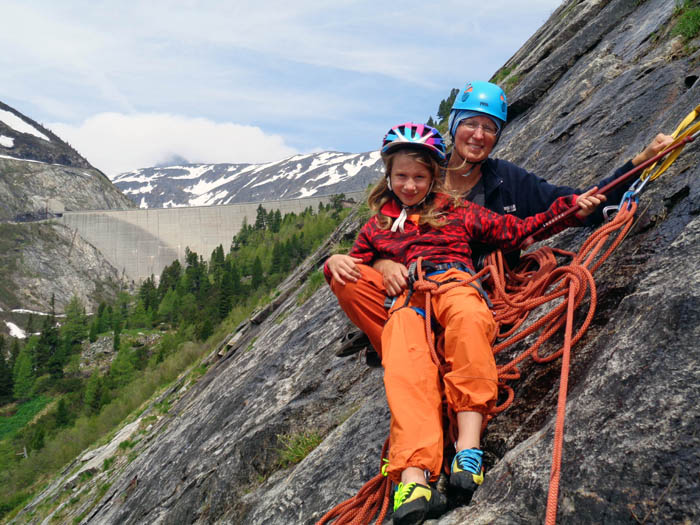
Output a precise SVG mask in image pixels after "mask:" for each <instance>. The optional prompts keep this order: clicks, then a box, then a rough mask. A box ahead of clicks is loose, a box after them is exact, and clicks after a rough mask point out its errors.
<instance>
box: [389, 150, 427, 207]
mask: <svg viewBox="0 0 700 525" xmlns="http://www.w3.org/2000/svg"><path fill="white" fill-rule="evenodd" d="M389 178H390V180H391V188H392V190H393V191H394V193H395V194H396V196H397V197H398V198H399V200H400V201H401V203H402V204H404V205H405V206H415V205H416V204H418V203H419V202H421V201H422V200H423V199H424V198H425V196H426V195H427V194H428V191H429V190H430V183H431V182H432V180H433V176H432V173H431V172H430V169H429V168H428V166H426V165H424V164H421V163H420V162H418V161H417V160H416V159H415V158H413V157H411V156H410V155H408V154H406V153H398V154H397V155H396V158H395V159H394V161H393V163H392V166H391V175H390V176H389Z"/></svg>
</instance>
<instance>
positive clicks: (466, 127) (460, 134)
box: [454, 116, 498, 163]
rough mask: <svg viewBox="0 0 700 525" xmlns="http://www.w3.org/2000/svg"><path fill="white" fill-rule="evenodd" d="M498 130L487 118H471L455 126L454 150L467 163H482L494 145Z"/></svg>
mask: <svg viewBox="0 0 700 525" xmlns="http://www.w3.org/2000/svg"><path fill="white" fill-rule="evenodd" d="M497 132H498V128H497V127H496V125H495V124H494V123H493V121H492V120H491V119H490V118H488V117H482V116H478V117H471V118H468V119H465V120H463V121H462V122H460V123H459V126H457V130H456V131H455V137H454V143H455V145H454V149H455V150H456V151H457V153H458V154H459V156H460V157H462V158H463V159H466V161H467V162H471V163H476V162H482V161H484V160H486V159H487V158H488V156H489V155H490V154H491V150H492V149H493V147H494V145H495V144H496V138H497Z"/></svg>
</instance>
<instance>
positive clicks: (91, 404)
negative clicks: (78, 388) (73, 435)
mask: <svg viewBox="0 0 700 525" xmlns="http://www.w3.org/2000/svg"><path fill="white" fill-rule="evenodd" d="M103 388H104V385H103V381H102V378H101V377H100V372H99V370H97V369H95V370H93V371H92V374H91V375H90V379H88V381H87V383H86V385H85V393H84V394H83V404H84V406H85V409H86V411H87V412H88V413H89V414H96V413H97V412H99V411H100V401H101V399H102V389H103Z"/></svg>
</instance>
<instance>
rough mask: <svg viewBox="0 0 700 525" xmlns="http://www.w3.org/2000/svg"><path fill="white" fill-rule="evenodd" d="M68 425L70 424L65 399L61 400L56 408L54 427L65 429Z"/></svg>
mask: <svg viewBox="0 0 700 525" xmlns="http://www.w3.org/2000/svg"><path fill="white" fill-rule="evenodd" d="M68 423H70V413H69V412H68V405H66V401H65V399H63V398H61V399H60V400H59V401H58V405H57V406H56V426H57V427H65V426H66V425H68Z"/></svg>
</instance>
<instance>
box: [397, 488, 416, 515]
mask: <svg viewBox="0 0 700 525" xmlns="http://www.w3.org/2000/svg"><path fill="white" fill-rule="evenodd" d="M416 485H417V483H415V482H414V483H408V484H405V485H404V484H403V483H401V482H399V486H398V487H396V493H395V494H394V510H396V509H398V508H399V507H400V506H401V505H402V504H403V502H404V501H406V498H408V496H409V495H410V494H411V490H413V487H415V486H416Z"/></svg>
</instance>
